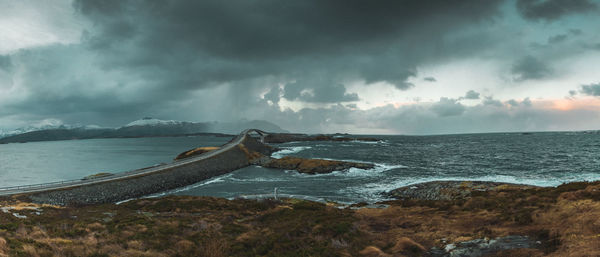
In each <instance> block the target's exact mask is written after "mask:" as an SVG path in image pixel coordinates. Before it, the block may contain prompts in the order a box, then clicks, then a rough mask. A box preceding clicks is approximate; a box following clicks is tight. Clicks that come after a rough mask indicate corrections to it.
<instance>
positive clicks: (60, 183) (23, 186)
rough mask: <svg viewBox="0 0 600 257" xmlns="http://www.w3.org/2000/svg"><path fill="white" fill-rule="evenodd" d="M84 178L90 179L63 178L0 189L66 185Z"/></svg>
mask: <svg viewBox="0 0 600 257" xmlns="http://www.w3.org/2000/svg"><path fill="white" fill-rule="evenodd" d="M82 180H88V179H82V178H81V179H71V180H62V181H56V182H48V183H40V184H30V185H22V186H9V187H0V191H10V190H19V189H29V188H40V187H46V186H52V185H64V184H69V183H73V182H79V181H82Z"/></svg>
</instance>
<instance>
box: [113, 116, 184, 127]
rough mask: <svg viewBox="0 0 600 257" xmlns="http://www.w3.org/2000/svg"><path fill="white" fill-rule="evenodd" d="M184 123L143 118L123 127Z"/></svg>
mask: <svg viewBox="0 0 600 257" xmlns="http://www.w3.org/2000/svg"><path fill="white" fill-rule="evenodd" d="M182 123H184V122H181V121H175V120H159V119H155V118H151V117H145V118H143V119H141V120H136V121H132V122H130V123H128V124H127V125H125V126H123V127H132V126H157V125H178V124H182Z"/></svg>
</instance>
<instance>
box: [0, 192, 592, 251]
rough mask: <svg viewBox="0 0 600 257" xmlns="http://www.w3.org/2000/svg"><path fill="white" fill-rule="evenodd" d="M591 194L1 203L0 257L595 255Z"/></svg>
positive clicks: (488, 193)
mask: <svg viewBox="0 0 600 257" xmlns="http://www.w3.org/2000/svg"><path fill="white" fill-rule="evenodd" d="M599 195H600V183H598V182H593V183H588V182H583V183H571V184H565V185H561V186H559V187H556V188H538V189H527V190H517V189H514V188H510V187H506V188H500V189H499V190H494V191H486V192H479V191H473V194H472V197H471V198H468V199H458V200H449V201H419V200H398V201H390V202H386V203H387V204H389V205H390V207H389V208H386V209H367V208H363V209H358V210H354V209H350V208H347V209H338V208H335V207H331V206H327V205H325V204H321V203H316V202H309V201H302V200H282V201H274V200H265V201H253V200H226V199H220V198H212V197H187V196H169V197H164V198H153V199H140V200H135V201H130V202H126V203H124V204H121V205H112V204H105V205H97V206H86V207H80V208H70V207H69V208H58V207H54V206H48V205H45V206H36V205H32V204H28V203H16V202H2V203H0V204H1V205H2V206H3V207H5V206H12V207H14V208H11V209H10V210H9V213H4V212H0V256H360V255H361V254H362V255H364V256H377V255H381V256H422V255H423V254H424V253H425V251H427V249H430V248H431V247H433V246H437V247H442V248H443V246H445V244H447V243H454V242H461V241H467V240H471V239H477V238H485V237H488V238H494V237H500V236H506V235H527V236H529V237H531V238H533V239H534V240H539V241H540V242H541V244H540V245H539V247H538V249H515V250H509V251H503V252H499V253H496V256H599V255H600V249H599V248H598V247H597V246H598V245H600V221H599V220H598V217H599V216H600V201H599V199H600V197H599ZM357 206H360V205H357ZM38 211H39V212H41V214H40V215H38V214H36V212H38ZM13 212H14V213H19V214H20V215H25V216H27V218H25V219H19V218H17V217H15V216H13V215H12V213H13Z"/></svg>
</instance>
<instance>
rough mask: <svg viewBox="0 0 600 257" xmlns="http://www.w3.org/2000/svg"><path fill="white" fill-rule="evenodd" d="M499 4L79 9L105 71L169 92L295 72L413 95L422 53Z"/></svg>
mask: <svg viewBox="0 0 600 257" xmlns="http://www.w3.org/2000/svg"><path fill="white" fill-rule="evenodd" d="M500 2H501V1H499V0H494V1H491V2H490V1H488V2H486V3H481V2H480V1H475V0H471V1H458V2H453V3H449V2H446V1H439V2H435V3H430V2H423V1H403V2H397V1H377V2H364V1H357V0H353V1H342V0H338V1H317V0H310V1H300V2H294V3H288V2H281V1H276V0H267V1H241V0H240V1H227V2H223V1H162V2H154V1H116V0H115V1H103V2H102V3H98V2H97V1H87V0H79V1H76V2H75V4H74V5H75V6H76V8H77V10H79V11H80V12H81V13H82V14H84V15H85V16H86V17H88V18H89V19H90V20H91V21H92V22H93V23H94V24H95V27H94V30H93V31H90V32H89V34H88V35H87V37H86V40H87V44H88V45H89V46H90V47H91V48H92V49H94V50H96V51H100V52H102V54H103V55H102V56H103V57H105V58H104V60H103V65H104V67H105V68H106V69H119V68H135V71H136V72H143V73H145V75H153V74H156V72H159V75H157V76H155V77H158V78H160V79H161V80H163V83H165V84H168V85H169V86H173V87H185V86H188V87H196V88H197V87H203V86H207V85H210V84H209V83H207V82H223V81H235V80H243V79H247V78H254V77H259V76H265V75H280V76H281V75H283V76H287V77H291V79H297V78H296V77H295V76H294V74H293V73H294V72H295V71H297V70H303V71H307V70H308V71H311V70H329V71H332V72H335V73H345V72H347V73H350V74H359V75H360V76H361V77H362V78H363V79H364V80H365V81H366V82H367V83H375V82H380V81H385V82H389V83H392V84H394V85H395V86H396V87H398V88H400V89H407V88H410V87H411V85H410V84H408V83H407V82H406V79H407V78H408V77H410V76H414V75H415V73H416V66H417V65H418V64H419V63H420V62H422V61H423V59H424V58H426V56H425V55H427V54H425V53H426V52H425V51H420V50H421V49H423V50H425V49H427V48H431V49H433V50H435V48H439V45H437V44H434V43H433V42H436V41H439V39H440V38H441V37H442V36H443V35H444V34H445V33H448V32H447V31H452V30H453V29H456V28H459V27H460V26H463V25H467V24H472V23H473V22H478V21H481V20H487V19H490V17H493V16H494V15H495V14H496V12H497V7H498V5H499V3H500ZM156 17H160V19H156ZM415 25H418V26H415ZM425 31H426V32H425ZM415 42H419V44H415ZM424 42H432V43H428V44H424ZM316 59H318V60H316Z"/></svg>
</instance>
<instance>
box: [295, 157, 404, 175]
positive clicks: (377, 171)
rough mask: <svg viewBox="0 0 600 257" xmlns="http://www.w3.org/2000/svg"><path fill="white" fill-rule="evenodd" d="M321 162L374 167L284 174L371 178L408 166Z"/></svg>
mask: <svg viewBox="0 0 600 257" xmlns="http://www.w3.org/2000/svg"><path fill="white" fill-rule="evenodd" d="M319 159H321V160H329V161H345V162H356V163H365V164H373V165H374V167H373V168H371V169H359V168H354V167H352V168H349V169H348V170H345V171H340V170H336V171H333V172H331V173H323V174H304V173H300V172H297V171H295V170H285V172H286V173H293V176H296V177H327V176H336V177H371V176H381V175H384V174H383V172H384V171H388V170H392V169H404V168H408V166H404V165H400V164H398V165H392V164H385V163H372V162H366V161H360V160H349V159H348V160H340V159H331V158H319Z"/></svg>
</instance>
